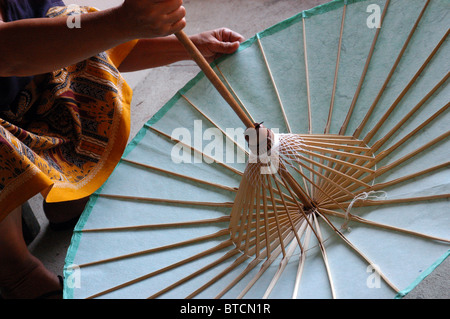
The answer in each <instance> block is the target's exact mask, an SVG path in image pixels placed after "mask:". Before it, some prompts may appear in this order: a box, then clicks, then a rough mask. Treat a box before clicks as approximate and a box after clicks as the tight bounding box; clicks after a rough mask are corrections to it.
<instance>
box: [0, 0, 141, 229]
mask: <svg viewBox="0 0 450 319" xmlns="http://www.w3.org/2000/svg"><path fill="white" fill-rule="evenodd" d="M95 10H96V9H93V8H89V7H77V6H68V7H55V8H52V9H50V11H49V12H48V14H47V16H48V17H49V18H52V17H56V16H60V15H70V14H73V13H74V12H76V13H79V12H80V11H81V12H82V13H86V12H92V11H95ZM67 40H68V41H70V39H67ZM135 43H136V41H133V42H129V43H125V44H122V45H120V46H118V47H116V48H114V49H111V50H109V51H107V52H102V53H100V54H98V55H96V56H93V57H91V58H89V59H87V60H85V61H82V62H80V63H77V64H76V65H72V66H69V67H67V68H63V69H60V70H56V71H54V72H52V73H48V74H45V75H40V76H36V77H35V78H34V80H33V81H32V82H31V83H30V84H29V85H28V86H27V87H26V88H25V89H24V90H22V91H21V92H20V95H19V99H16V102H15V103H14V105H11V106H10V107H9V108H8V110H5V111H2V112H0V221H1V220H2V219H3V218H4V217H5V216H7V214H8V213H9V212H11V211H12V210H13V209H14V208H16V207H18V206H19V205H21V204H22V203H24V202H25V201H27V200H28V199H29V198H31V197H33V196H34V195H36V194H38V193H39V192H40V193H41V194H42V195H43V196H44V198H45V199H46V201H48V202H60V201H67V200H75V199H80V198H83V197H86V196H89V195H91V194H92V193H93V192H95V191H96V190H97V189H98V188H99V187H100V186H101V185H102V184H103V183H104V182H105V181H106V179H107V178H108V177H109V175H110V174H111V172H112V171H113V169H114V168H115V166H116V164H117V163H118V161H119V160H120V157H121V156H122V153H123V150H124V148H125V146H126V143H127V140H128V135H129V127H130V124H129V120H130V116H129V106H130V102H131V95H132V91H131V89H130V87H129V86H128V85H127V83H126V82H125V81H124V79H123V78H122V77H121V75H120V73H119V71H118V70H117V67H118V65H119V64H120V63H121V62H122V61H123V59H124V58H125V57H126V55H127V54H128V53H129V52H130V51H131V49H132V48H133V47H134V45H135ZM30 58H32V56H30Z"/></svg>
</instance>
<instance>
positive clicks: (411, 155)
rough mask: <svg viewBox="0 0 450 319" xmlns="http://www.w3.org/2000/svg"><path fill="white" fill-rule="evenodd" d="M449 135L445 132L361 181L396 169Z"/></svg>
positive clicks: (449, 132)
mask: <svg viewBox="0 0 450 319" xmlns="http://www.w3.org/2000/svg"><path fill="white" fill-rule="evenodd" d="M449 135H450V131H447V132H445V133H443V134H441V135H440V136H438V137H436V138H434V139H433V140H431V141H430V142H428V143H426V144H425V145H423V146H422V147H419V148H417V149H416V150H414V151H412V152H410V153H409V154H407V155H405V156H403V157H401V158H399V159H398V160H396V161H394V162H393V163H391V164H388V165H386V166H383V167H381V168H380V169H378V170H377V171H376V172H374V173H372V174H370V175H368V176H367V177H365V178H363V180H366V181H367V180H368V179H373V178H374V177H377V176H381V175H382V174H384V173H386V172H387V171H389V170H391V169H392V168H394V167H396V166H397V165H400V164H401V163H403V162H405V161H407V160H409V159H410V158H412V157H414V156H416V155H417V154H420V153H421V152H423V151H424V150H426V149H428V148H429V147H431V146H433V145H434V144H436V143H438V142H440V141H442V140H445V139H446V138H447V137H448V136H449ZM386 153H388V151H386ZM385 156H386V155H385ZM380 159H381V156H380V157H378V158H377V161H378V160H380Z"/></svg>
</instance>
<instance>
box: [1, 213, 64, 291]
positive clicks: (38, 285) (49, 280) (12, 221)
mask: <svg viewBox="0 0 450 319" xmlns="http://www.w3.org/2000/svg"><path fill="white" fill-rule="evenodd" d="M21 215H22V209H21V207H18V208H16V209H15V210H14V211H13V212H11V213H10V214H9V215H8V216H7V217H6V218H5V219H4V220H3V221H2V222H0V289H1V293H2V297H3V298H23V299H25V298H36V297H39V296H41V295H43V294H44V293H47V292H51V291H56V290H59V289H61V287H60V283H59V280H58V277H57V276H56V275H55V274H53V273H52V272H50V271H49V270H47V268H45V266H44V265H43V264H42V263H41V262H40V261H39V260H38V259H37V258H36V257H34V256H33V255H31V253H30V252H29V250H28V248H27V245H26V244H25V241H24V239H23V235H22V219H21ZM59 297H61V296H59Z"/></svg>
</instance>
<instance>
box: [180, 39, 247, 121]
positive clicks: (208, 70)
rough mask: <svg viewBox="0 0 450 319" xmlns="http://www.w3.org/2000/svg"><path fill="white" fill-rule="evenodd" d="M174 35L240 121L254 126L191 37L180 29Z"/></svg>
mask: <svg viewBox="0 0 450 319" xmlns="http://www.w3.org/2000/svg"><path fill="white" fill-rule="evenodd" d="M175 36H176V37H177V38H178V40H179V41H180V42H181V43H182V44H183V46H184V47H185V49H186V50H187V51H188V53H189V55H190V56H191V57H192V59H193V60H194V61H195V62H196V63H197V65H198V66H199V67H200V69H201V70H202V71H203V73H205V75H206V77H207V78H208V79H209V81H210V82H211V83H212V85H214V87H215V88H216V89H217V91H219V93H220V95H222V97H223V98H224V99H225V101H227V103H228V104H229V105H230V106H231V108H232V109H233V111H234V112H235V113H236V115H237V116H239V118H240V119H241V121H242V123H244V125H245V126H246V127H247V128H250V127H254V123H252V121H251V120H250V118H249V117H248V116H247V114H245V112H244V111H243V110H242V108H241V107H240V105H239V104H238V103H237V102H236V100H235V99H234V97H233V96H232V95H231V93H230V92H229V91H228V89H227V88H226V86H225V85H224V84H223V83H222V81H221V80H220V79H219V77H218V76H217V74H216V73H215V72H214V70H213V69H212V67H211V66H210V65H209V63H208V61H206V59H205V58H204V57H203V55H202V54H201V53H200V51H199V50H198V49H197V47H196V46H195V44H194V43H193V42H192V41H191V39H190V38H189V37H188V36H187V35H186V33H185V32H184V31H183V30H181V31H179V32H177V33H175Z"/></svg>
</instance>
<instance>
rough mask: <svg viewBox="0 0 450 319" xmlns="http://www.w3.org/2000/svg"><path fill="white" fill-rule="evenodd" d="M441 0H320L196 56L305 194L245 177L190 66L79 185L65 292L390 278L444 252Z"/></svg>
mask: <svg viewBox="0 0 450 319" xmlns="http://www.w3.org/2000/svg"><path fill="white" fill-rule="evenodd" d="M449 9H450V4H449V2H448V1H446V0H432V1H422V0H410V1H384V0H371V1H332V2H330V3H327V4H325V5H322V6H319V7H316V8H314V9H311V10H308V11H304V12H301V13H299V14H297V15H295V16H293V17H292V18H290V19H288V20H285V21H282V22H280V23H279V24H277V25H275V26H273V27H271V28H269V29H267V30H265V31H263V32H261V33H259V34H257V35H256V36H254V37H253V38H251V39H249V40H247V41H246V42H245V43H243V44H242V45H241V47H240V49H239V50H238V52H236V53H235V54H233V55H231V56H226V57H223V58H221V59H219V60H218V61H216V62H215V63H214V64H213V67H214V70H215V71H216V73H217V74H218V75H219V76H220V77H221V79H222V80H223V82H224V83H225V84H226V85H227V86H228V87H229V90H230V92H232V93H233V94H234V95H235V96H236V100H238V101H239V103H240V104H241V105H242V107H243V108H244V109H245V111H246V112H247V113H248V114H249V116H250V117H251V118H252V120H253V121H255V122H262V121H264V125H265V126H266V127H269V128H271V129H272V130H273V131H274V132H275V133H280V134H277V135H276V136H277V138H279V139H280V141H282V142H283V143H285V144H286V143H287V144H289V145H288V146H289V147H288V148H286V147H285V148H284V149H283V146H280V154H279V155H280V156H281V158H282V159H283V161H284V162H283V163H285V167H284V169H286V170H287V171H289V174H290V176H292V177H293V178H294V179H295V180H296V181H297V183H298V185H300V187H301V188H302V189H303V190H304V191H305V194H306V196H308V197H309V198H310V199H311V200H312V201H314V203H315V204H314V205H315V208H313V209H311V208H309V207H305V206H302V204H303V203H302V202H301V201H300V200H299V198H298V197H297V196H296V194H295V193H291V192H289V187H287V185H286V184H283V180H282V179H281V178H280V176H279V175H277V174H256V176H257V177H256V178H253V179H252V178H249V171H250V169H251V168H252V165H250V164H248V163H247V162H248V161H249V157H248V153H247V152H248V148H247V145H246V142H245V140H244V135H243V132H244V130H245V129H246V128H245V127H244V126H243V124H242V123H241V122H240V120H239V118H238V117H237V116H236V114H234V112H233V111H232V110H231V108H230V107H229V106H228V105H227V103H226V102H225V101H224V100H223V99H222V97H221V96H220V95H219V93H218V92H217V91H216V90H215V88H214V87H213V86H212V85H211V83H210V82H209V81H208V80H207V79H206V78H205V77H204V74H203V73H199V74H198V75H197V76H196V77H195V78H193V79H192V80H191V81H190V82H189V83H188V84H187V85H186V86H185V87H184V88H182V89H181V90H180V91H179V92H178V93H177V94H176V95H175V96H174V97H173V98H172V99H171V100H170V101H169V102H167V104H166V105H165V106H164V107H163V108H162V109H161V110H160V111H159V112H158V113H157V114H156V115H155V116H154V117H153V118H152V119H150V120H149V121H148V122H147V123H146V124H145V125H144V127H143V128H142V129H141V130H140V131H139V133H138V134H137V135H136V137H135V138H134V139H133V140H132V142H131V143H130V144H129V145H128V147H127V149H126V151H125V154H124V155H123V158H122V160H121V162H120V163H119V165H118V166H117V168H116V169H115V171H114V172H113V174H112V175H111V177H110V178H109V179H108V181H107V182H106V183H105V184H104V185H103V186H102V188H101V189H100V190H99V191H98V192H97V193H95V194H94V195H93V196H92V197H91V199H90V201H89V204H88V206H87V207H86V209H85V211H84V213H83V215H82V216H81V218H80V221H79V223H78V224H77V226H76V228H75V230H74V234H73V238H72V241H71V245H70V248H69V251H68V254H67V257H66V265H65V279H66V285H65V291H64V296H65V298H93V297H97V298H148V297H159V298H186V297H188V298H194V297H196V298H215V297H224V298H292V297H294V298H331V297H335V298H393V297H402V296H404V295H405V294H407V293H408V292H409V291H410V290H411V289H412V288H413V287H414V286H415V285H416V284H417V283H418V282H419V281H420V280H421V278H423V277H424V274H427V273H428V272H429V271H430V270H432V269H433V267H435V266H436V265H437V264H439V263H440V262H441V261H442V260H444V259H445V258H446V257H447V256H448V252H449V230H450V227H449V226H450V216H449V214H448V212H449V204H448V198H449V190H450V184H449V181H450V174H449V170H448V168H449V162H448V158H449V157H450V156H449V155H450V144H449V140H448V135H449V130H448V123H449V114H448V106H449V96H450V91H449V86H448V77H449V71H450V61H449V59H448V56H449V53H450V52H449V49H450V48H449V43H448V40H447V38H448V33H449V24H450V23H449V21H450V19H449V17H448V14H449V12H450V10H449ZM378 22H379V23H380V25H379V26H380V28H377V27H376V26H377V23H378ZM374 26H375V27H374ZM291 142H292V143H291ZM281 144H282V143H281ZM287 149H289V150H290V152H291V153H289V152H288V151H286V150H287ZM358 155H362V156H360V157H358ZM289 161H290V162H289ZM351 165H353V166H351ZM258 168H259V167H258ZM255 180H257V181H256V182H255ZM306 208H308V209H306ZM266 235H267V236H266Z"/></svg>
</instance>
